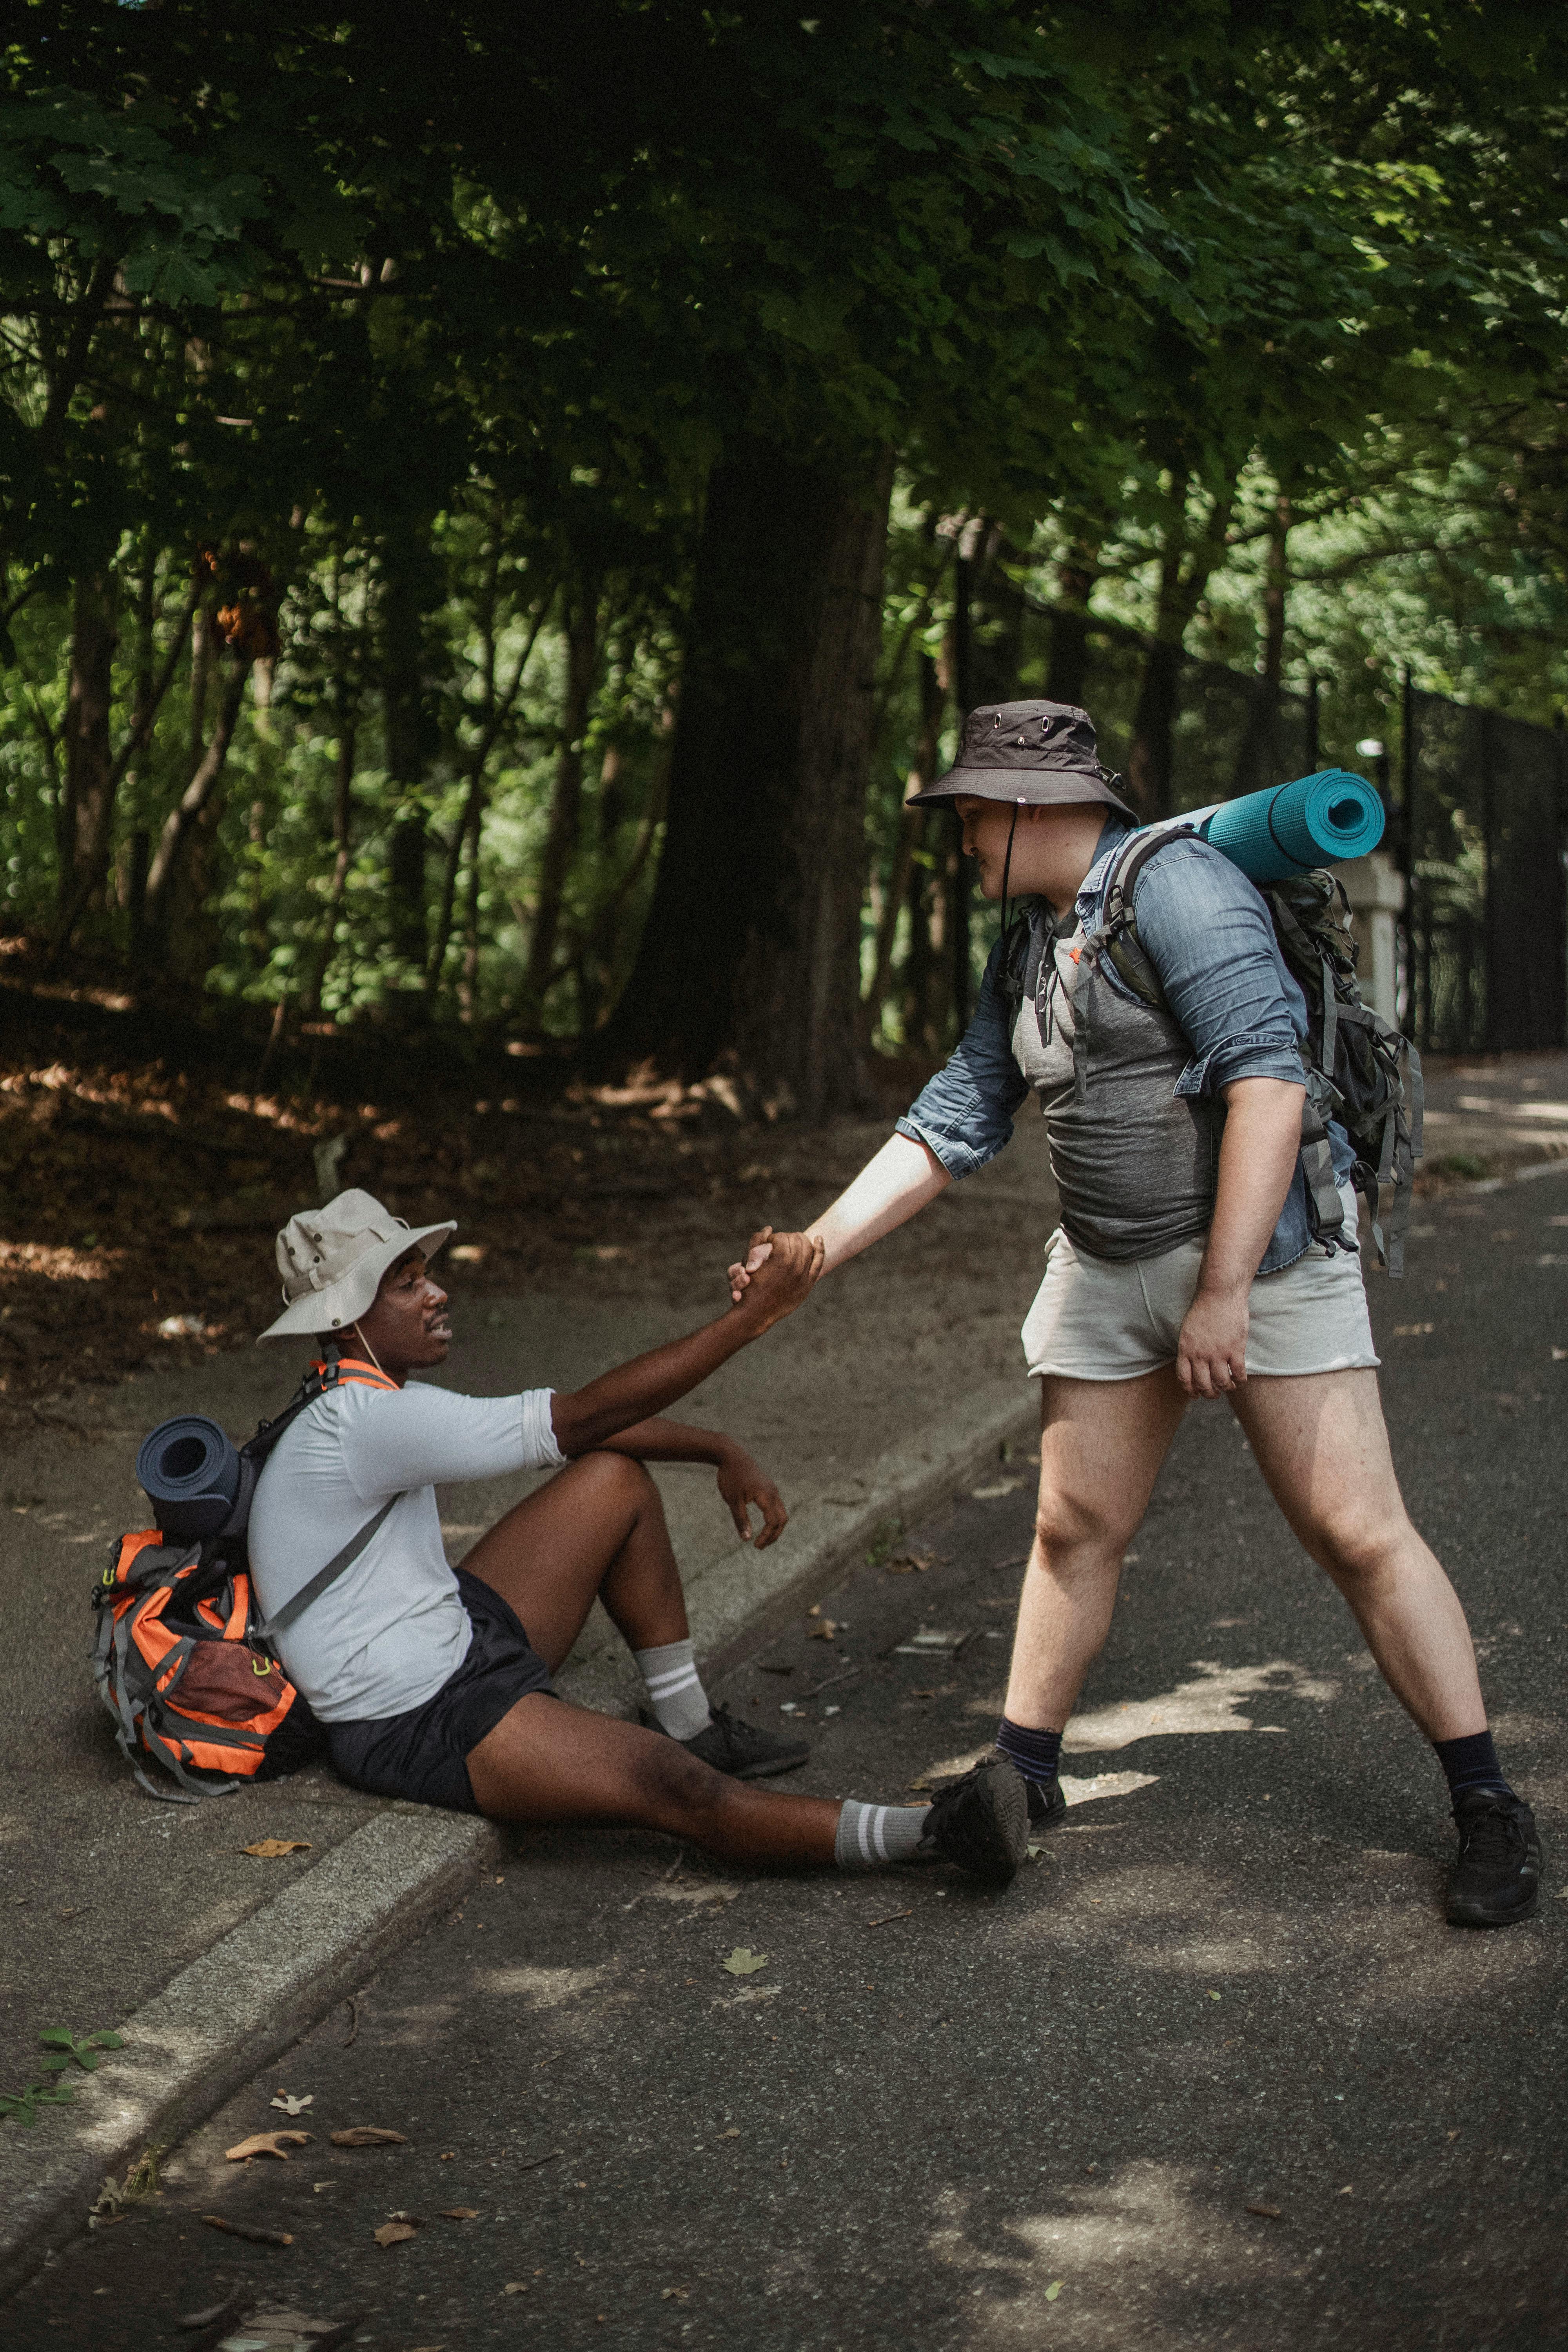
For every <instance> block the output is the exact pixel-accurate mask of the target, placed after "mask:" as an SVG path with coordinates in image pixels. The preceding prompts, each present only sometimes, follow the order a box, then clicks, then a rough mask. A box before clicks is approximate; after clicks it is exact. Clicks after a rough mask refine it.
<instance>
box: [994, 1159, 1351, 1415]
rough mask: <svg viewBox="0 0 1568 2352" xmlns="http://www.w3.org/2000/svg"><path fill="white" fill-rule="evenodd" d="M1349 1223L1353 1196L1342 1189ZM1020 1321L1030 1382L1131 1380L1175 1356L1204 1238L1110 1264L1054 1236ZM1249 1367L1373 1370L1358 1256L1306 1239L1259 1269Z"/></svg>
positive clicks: (1264, 1371)
mask: <svg viewBox="0 0 1568 2352" xmlns="http://www.w3.org/2000/svg"><path fill="white" fill-rule="evenodd" d="M1341 1198H1342V1200H1343V1201H1344V1202H1345V1211H1346V1217H1347V1221H1348V1225H1349V1229H1350V1230H1351V1231H1352V1232H1353V1231H1354V1230H1355V1223H1356V1199H1355V1195H1354V1193H1353V1192H1351V1190H1350V1188H1349V1187H1348V1186H1344V1187H1342V1190H1341ZM1047 1248H1048V1249H1049V1251H1050V1257H1049V1262H1048V1264H1047V1267H1046V1278H1045V1280H1044V1282H1042V1283H1041V1285H1040V1287H1039V1290H1038V1291H1037V1294H1036V1297H1035V1303H1034V1305H1033V1306H1032V1307H1030V1309H1029V1312H1028V1316H1027V1318H1026V1321H1025V1324H1024V1329H1023V1334H1022V1337H1023V1341H1024V1354H1025V1357H1026V1360H1027V1363H1028V1367H1029V1376H1030V1378H1031V1379H1037V1378H1040V1377H1042V1376H1043V1375H1044V1374H1046V1373H1047V1372H1052V1373H1058V1374H1059V1375H1061V1376H1062V1377H1064V1378H1065V1379H1068V1380H1073V1381H1132V1380H1137V1379H1138V1378H1139V1376H1140V1375H1141V1374H1142V1373H1144V1372H1153V1371H1158V1370H1159V1369H1160V1367H1161V1365H1162V1364H1173V1363H1174V1362H1175V1360H1176V1338H1177V1334H1178V1333H1179V1332H1180V1330H1181V1328H1182V1318H1183V1317H1184V1315H1185V1313H1186V1311H1187V1309H1188V1307H1190V1306H1191V1305H1192V1303H1193V1295H1194V1291H1195V1290H1196V1289H1197V1286H1198V1268H1199V1266H1200V1265H1202V1263H1203V1255H1204V1244H1203V1243H1202V1241H1191V1242H1183V1243H1182V1244H1181V1245H1180V1247H1179V1248H1176V1249H1173V1250H1167V1251H1166V1252H1165V1254H1164V1255H1163V1257H1146V1258H1133V1259H1128V1260H1124V1261H1121V1262H1119V1263H1118V1262H1113V1261H1111V1260H1110V1259H1109V1258H1101V1257H1089V1256H1088V1255H1085V1254H1084V1253H1083V1252H1081V1251H1079V1250H1075V1249H1074V1247H1073V1245H1072V1244H1071V1242H1069V1241H1068V1237H1067V1235H1066V1234H1057V1235H1056V1237H1055V1239H1054V1242H1053V1243H1049V1244H1047ZM1248 1304H1249V1307H1250V1313H1251V1320H1250V1322H1249V1324H1248V1327H1247V1370H1248V1372H1257V1373H1259V1374H1261V1375H1263V1376H1264V1377H1268V1376H1269V1375H1274V1376H1280V1375H1284V1376H1287V1377H1288V1376H1289V1375H1291V1374H1297V1375H1300V1374H1301V1373H1303V1372H1349V1371H1359V1370H1374V1369H1375V1368H1376V1365H1377V1363H1378V1356H1377V1353H1376V1350H1375V1349H1373V1344H1372V1325H1371V1323H1370V1322H1369V1320H1368V1318H1367V1311H1366V1290H1365V1286H1364V1285H1363V1281H1362V1275H1361V1258H1360V1255H1359V1254H1358V1255H1351V1254H1350V1253H1349V1252H1348V1251H1344V1250H1336V1251H1335V1252H1334V1253H1333V1255H1331V1256H1330V1255H1326V1254H1325V1253H1324V1252H1323V1251H1322V1250H1321V1249H1319V1248H1318V1247H1316V1245H1314V1246H1313V1247H1312V1248H1310V1249H1309V1250H1308V1252H1307V1254H1306V1255H1305V1256H1304V1257H1299V1258H1298V1259H1297V1260H1296V1262H1295V1264H1294V1265H1288V1266H1284V1267H1282V1268H1281V1269H1280V1271H1279V1273H1278V1274H1264V1275H1259V1276H1258V1278H1257V1280H1256V1281H1255V1282H1254V1283H1253V1286H1252V1295H1251V1298H1250V1300H1249V1302H1248Z"/></svg>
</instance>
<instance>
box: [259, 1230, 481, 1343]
mask: <svg viewBox="0 0 1568 2352" xmlns="http://www.w3.org/2000/svg"><path fill="white" fill-rule="evenodd" d="M457 1230H458V1228H457V1224H456V1223H455V1221H448V1222H447V1223H446V1224H442V1225H410V1224H407V1223H405V1221H404V1220H403V1218H401V1217H395V1216H394V1215H393V1213H392V1212H391V1210H390V1209H384V1208H383V1207H382V1205H381V1202H379V1201H377V1200H375V1199H374V1198H373V1197H372V1195H371V1194H370V1193H369V1192H340V1193H339V1194H338V1197H337V1199H336V1200H335V1201H329V1202H327V1205H326V1207H325V1208H324V1209H301V1210H300V1213H299V1215H298V1216H297V1217H290V1218H289V1222H288V1223H287V1224H286V1225H285V1226H284V1228H283V1230H282V1232H281V1233H280V1234H279V1236H278V1271H279V1274H280V1275H281V1276H282V1277H283V1312H282V1314H281V1315H279V1318H278V1320H277V1322H276V1323H271V1324H268V1328H267V1329H266V1330H265V1331H263V1333H262V1334H261V1338H262V1339H304V1338H308V1337H310V1334H312V1333H317V1332H319V1333H321V1334H323V1335H325V1334H328V1333H331V1332H333V1331H339V1330H345V1329H346V1328H348V1326H349V1325H350V1324H351V1323H353V1322H357V1320H358V1319H359V1318H360V1317H361V1316H362V1315H363V1314H366V1313H368V1311H369V1309H370V1307H371V1306H372V1305H373V1304H374V1298H375V1294H376V1292H377V1290H378V1289H379V1288H380V1286H381V1277H382V1276H383V1275H384V1273H385V1272H386V1269H387V1267H388V1266H389V1265H395V1264H396V1263H397V1260H398V1259H399V1258H400V1257H404V1256H405V1255H407V1253H408V1251H409V1250H411V1249H413V1248H415V1247H418V1248H420V1249H422V1250H423V1251H424V1253H425V1255H426V1257H434V1256H435V1255H436V1252H437V1250H438V1249H439V1248H440V1246H441V1244H442V1243H443V1242H444V1241H445V1240H446V1239H447V1235H448V1234H455V1233H456V1232H457ZM257 1344H258V1346H259V1345H260V1341H259V1340H258V1343H257Z"/></svg>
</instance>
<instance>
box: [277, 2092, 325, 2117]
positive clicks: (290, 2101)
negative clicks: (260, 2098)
mask: <svg viewBox="0 0 1568 2352" xmlns="http://www.w3.org/2000/svg"><path fill="white" fill-rule="evenodd" d="M272 2104H273V2105H274V2106H275V2107H281V2108H282V2110H283V2112H284V2114H285V2115H286V2116H302V2115H303V2114H304V2112H305V2110H306V2108H307V2107H313V2106H314V2105H315V2104H316V2095H315V2093H314V2092H313V2091H308V2092H307V2093H306V2095H305V2096H304V2097H303V2098H302V2099H297V2098H296V2097H295V2095H294V2094H293V2092H292V2091H279V2094H278V2096H277V2097H276V2098H275V2099H274V2100H273V2102H272Z"/></svg>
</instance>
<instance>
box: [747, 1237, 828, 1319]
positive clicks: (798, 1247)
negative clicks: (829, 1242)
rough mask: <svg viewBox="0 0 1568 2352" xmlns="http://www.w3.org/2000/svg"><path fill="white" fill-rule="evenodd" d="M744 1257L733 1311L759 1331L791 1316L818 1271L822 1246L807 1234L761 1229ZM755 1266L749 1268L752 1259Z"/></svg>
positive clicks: (814, 1279)
mask: <svg viewBox="0 0 1568 2352" xmlns="http://www.w3.org/2000/svg"><path fill="white" fill-rule="evenodd" d="M763 1232H764V1234H765V1235H766V1236H767V1238H766V1240H765V1243H764V1242H763V1239H762V1238H761V1237H759V1239H758V1241H757V1242H755V1243H754V1244H752V1249H751V1251H750V1252H749V1254H748V1257H747V1268H748V1269H749V1271H747V1270H745V1269H741V1271H745V1286H744V1288H743V1289H741V1290H739V1291H737V1290H736V1288H735V1286H733V1284H732V1285H731V1296H732V1297H736V1299H737V1305H736V1307H735V1310H734V1311H735V1312H736V1313H738V1314H741V1315H744V1316H745V1317H746V1318H748V1320H749V1321H751V1322H752V1323H753V1324H754V1325H755V1327H756V1329H757V1331H758V1332H759V1333H760V1332H763V1331H765V1330H767V1329H768V1328H769V1327H770V1326H771V1325H772V1324H774V1323H776V1322H778V1321H779V1319H780V1318H781V1317H783V1316H785V1315H788V1314H791V1313H793V1311H794V1309H795V1307H798V1306H799V1305H800V1302H801V1300H802V1299H803V1298H804V1297H805V1295H806V1293H807V1291H808V1290H809V1289H810V1288H811V1286H812V1285H813V1283H814V1282H816V1279H817V1276H819V1275H820V1274H821V1272H822V1264H823V1255H824V1253H823V1245H822V1244H821V1242H820V1241H813V1240H812V1238H811V1236H810V1235H809V1234H775V1233H773V1230H772V1228H771V1227H764V1229H763ZM753 1259H754V1260H755V1261H756V1263H755V1264H754V1265H753V1264H752V1260H753Z"/></svg>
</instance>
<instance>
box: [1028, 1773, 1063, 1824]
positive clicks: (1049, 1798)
mask: <svg viewBox="0 0 1568 2352" xmlns="http://www.w3.org/2000/svg"><path fill="white" fill-rule="evenodd" d="M1024 1785H1025V1787H1026V1789H1027V1790H1028V1792H1029V1827H1030V1828H1031V1829H1032V1830H1054V1829H1055V1827H1056V1825H1057V1823H1058V1822H1059V1821H1060V1820H1061V1818H1062V1815H1063V1814H1064V1813H1065V1812H1066V1811H1067V1809H1068V1801H1067V1799H1066V1798H1065V1797H1064V1796H1063V1794H1062V1784H1061V1782H1060V1781H1059V1780H1052V1781H1051V1782H1049V1784H1048V1785H1047V1783H1046V1782H1044V1781H1040V1780H1026V1782H1025V1783H1024Z"/></svg>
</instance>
